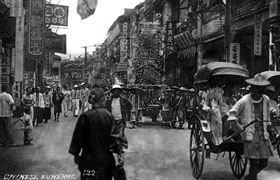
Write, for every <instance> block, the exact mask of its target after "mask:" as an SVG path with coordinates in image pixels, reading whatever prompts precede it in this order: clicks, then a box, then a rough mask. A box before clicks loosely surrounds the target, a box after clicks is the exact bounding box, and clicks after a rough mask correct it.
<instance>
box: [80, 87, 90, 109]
mask: <svg viewBox="0 0 280 180" xmlns="http://www.w3.org/2000/svg"><path fill="white" fill-rule="evenodd" d="M80 93H81V96H80V98H81V99H80V100H81V108H82V113H84V112H86V111H87V110H88V108H89V104H88V97H89V89H88V88H87V87H86V84H85V83H82V84H81V90H80Z"/></svg>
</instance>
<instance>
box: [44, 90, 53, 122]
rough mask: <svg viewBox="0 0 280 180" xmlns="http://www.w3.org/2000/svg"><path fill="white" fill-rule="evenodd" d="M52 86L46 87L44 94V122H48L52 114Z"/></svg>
mask: <svg viewBox="0 0 280 180" xmlns="http://www.w3.org/2000/svg"><path fill="white" fill-rule="evenodd" d="M50 90H51V88H50V87H49V86H47V87H46V89H45V93H44V94H43V98H44V103H45V108H44V109H43V118H44V120H45V121H44V123H45V124H46V123H48V121H49V120H50V119H51V116H52V112H51V111H52V104H53V103H52V95H51V93H50Z"/></svg>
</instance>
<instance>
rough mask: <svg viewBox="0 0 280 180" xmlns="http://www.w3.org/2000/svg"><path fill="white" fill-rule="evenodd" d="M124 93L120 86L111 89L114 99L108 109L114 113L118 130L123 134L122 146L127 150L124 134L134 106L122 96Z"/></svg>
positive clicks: (109, 103) (110, 100)
mask: <svg viewBox="0 0 280 180" xmlns="http://www.w3.org/2000/svg"><path fill="white" fill-rule="evenodd" d="M122 91H123V89H122V87H121V86H120V85H118V84H115V85H113V87H112V89H111V93H112V97H111V98H110V99H109V100H107V102H106V107H107V109H108V111H109V112H111V113H112V115H113V117H114V119H115V121H116V124H117V129H118V130H119V131H120V134H121V139H122V146H123V148H125V149H127V148H128V142H127V138H126V136H125V133H124V129H125V126H126V121H129V117H130V112H131V108H132V105H131V103H130V102H129V101H128V100H127V99H125V98H123V97H121V96H120V95H121V93H122Z"/></svg>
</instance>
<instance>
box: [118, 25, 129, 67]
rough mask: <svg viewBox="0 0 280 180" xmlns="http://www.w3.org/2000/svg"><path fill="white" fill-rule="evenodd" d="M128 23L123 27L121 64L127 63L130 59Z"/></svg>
mask: <svg viewBox="0 0 280 180" xmlns="http://www.w3.org/2000/svg"><path fill="white" fill-rule="evenodd" d="M128 33H129V30H128V22H124V23H123V27H122V34H123V35H122V40H121V57H120V62H126V60H127V59H128V58H129V43H128V42H129V36H128Z"/></svg>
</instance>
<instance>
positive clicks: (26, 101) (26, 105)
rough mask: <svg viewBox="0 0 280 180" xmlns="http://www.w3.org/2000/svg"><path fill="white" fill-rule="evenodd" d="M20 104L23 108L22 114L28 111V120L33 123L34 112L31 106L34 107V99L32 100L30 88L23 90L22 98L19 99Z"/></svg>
mask: <svg viewBox="0 0 280 180" xmlns="http://www.w3.org/2000/svg"><path fill="white" fill-rule="evenodd" d="M21 103H22V106H23V112H25V111H30V119H31V120H32V122H33V114H34V110H33V105H34V99H33V94H32V90H31V87H27V88H26V90H25V94H24V95H23V96H22V98H21Z"/></svg>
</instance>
